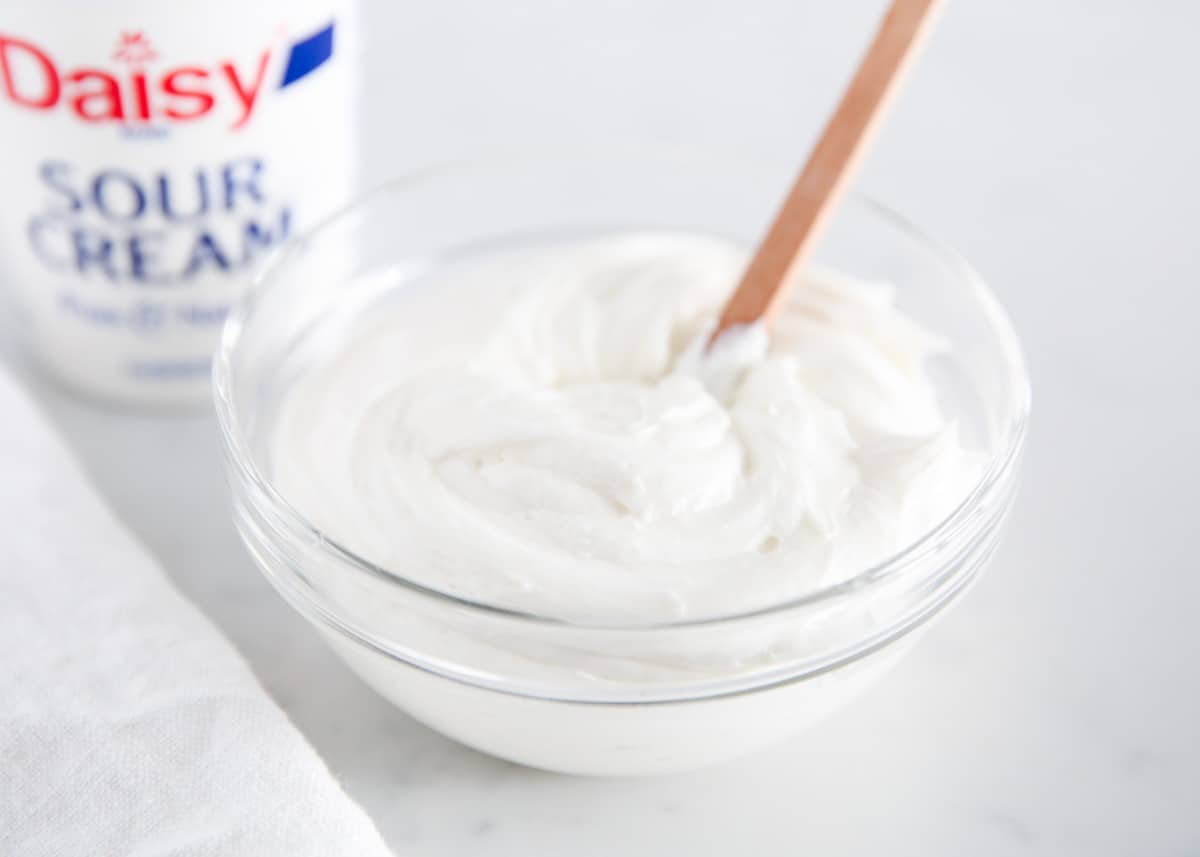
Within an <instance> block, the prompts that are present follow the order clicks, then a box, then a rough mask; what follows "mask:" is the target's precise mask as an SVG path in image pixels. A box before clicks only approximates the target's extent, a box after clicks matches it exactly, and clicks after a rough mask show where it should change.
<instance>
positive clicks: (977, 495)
mask: <svg viewBox="0 0 1200 857" xmlns="http://www.w3.org/2000/svg"><path fill="white" fill-rule="evenodd" d="M618 155H620V156H623V157H635V158H640V159H646V160H655V159H657V160H670V161H677V160H678V159H679V157H680V156H681V155H683V156H686V157H688V158H691V159H695V158H697V157H700V158H703V159H704V160H705V161H707V162H709V163H710V164H712V165H714V166H718V167H720V166H724V167H725V168H726V169H729V168H730V167H731V166H732V167H734V168H739V169H741V170H742V171H743V172H745V171H746V170H745V159H744V158H731V157H729V156H725V157H720V156H716V155H714V153H712V152H711V151H705V150H703V149H696V148H690V147H673V146H644V145H639V146H633V147H621V146H605V147H603V148H599V147H552V148H544V149H540V148H525V149H520V150H516V151H514V152H512V153H506V154H500V155H493V156H491V157H484V158H475V159H466V160H454V161H445V162H442V163H438V164H433V165H431V166H428V167H425V168H423V169H419V170H415V171H413V172H409V173H406V174H402V175H399V176H397V177H395V178H392V179H390V180H388V181H385V182H383V183H382V184H379V185H376V186H375V187H374V188H372V189H370V190H368V191H367V192H365V193H363V194H362V195H360V196H358V197H357V198H355V199H353V200H351V201H350V202H349V203H347V204H346V205H344V206H342V207H341V208H340V209H338V210H336V211H334V212H332V213H331V214H329V215H328V216H326V217H325V218H324V219H322V220H321V221H319V222H318V223H316V224H315V225H313V226H312V227H311V228H309V229H307V230H305V231H304V232H303V233H302V234H301V235H299V236H297V237H296V238H295V239H293V240H292V241H290V242H288V243H287V244H286V245H284V246H283V247H281V248H279V249H277V250H275V251H274V252H273V253H272V254H271V255H270V257H269V258H268V259H267V260H266V262H265V263H264V264H263V265H262V266H261V267H260V268H259V270H258V271H257V272H256V274H255V276H254V277H253V279H252V281H251V283H250V285H249V287H248V288H247V291H246V292H245V293H244V294H243V295H242V297H241V298H240V299H239V300H238V301H237V302H236V303H235V304H234V307H233V309H232V310H231V312H230V314H229V317H228V319H227V320H226V322H225V324H224V327H223V329H222V332H221V338H220V342H219V345H218V348H217V352H216V355H215V357H214V360H213V373H212V374H213V398H214V404H215V409H216V414H217V424H218V426H219V430H220V434H221V438H222V443H223V445H224V448H225V453H226V456H227V460H228V462H229V463H230V465H231V467H232V468H233V470H234V472H235V473H236V475H237V476H238V477H239V478H241V479H242V480H245V481H246V482H247V483H248V484H249V485H250V486H251V487H252V488H254V489H255V490H256V492H257V493H258V495H259V496H261V497H264V498H266V499H267V500H268V502H269V503H270V507H271V509H270V510H271V514H272V516H273V517H275V518H276V520H282V521H283V522H285V523H286V524H287V526H288V528H289V529H290V530H291V531H292V532H293V533H296V534H298V535H297V537H298V538H304V539H305V541H307V542H308V543H310V544H312V543H317V544H320V545H321V547H322V549H323V550H324V551H325V552H327V553H328V554H330V555H331V556H332V557H333V558H335V559H336V560H337V561H339V562H340V563H342V564H344V565H345V566H346V567H347V568H348V569H351V570H353V571H356V572H358V573H363V574H367V575H370V576H371V577H374V578H376V579H381V580H384V581H386V582H387V583H389V584H393V585H396V586H399V587H402V588H405V589H407V590H410V591H412V592H413V593H415V594H417V595H420V596H423V597H427V598H432V599H433V600H435V601H440V602H443V603H445V604H447V605H451V606H454V607H457V608H462V609H467V610H469V611H479V612H481V613H484V614H491V615H495V616H498V617H503V618H505V619H507V620H510V621H512V620H516V621H520V622H528V623H534V624H542V625H548V626H557V627H579V628H586V629H588V630H590V631H606V630H611V631H623V632H630V631H637V630H646V631H657V630H666V629H672V628H676V629H677V628H695V627H700V626H706V625H717V624H722V623H727V622H735V621H740V620H745V619H756V618H760V617H766V616H769V615H772V614H777V613H785V612H787V611H790V610H796V609H801V608H804V607H811V606H816V605H819V604H823V603H827V602H831V601H836V600H840V599H843V598H847V597H850V596H859V597H865V596H866V594H867V593H868V592H869V591H871V590H873V589H875V588H876V587H878V586H880V585H883V584H885V583H889V582H893V581H895V580H897V579H898V578H900V577H902V576H904V575H905V573H906V571H909V570H911V569H913V568H915V567H919V566H920V565H921V563H922V560H924V559H925V558H926V557H927V556H928V555H929V554H931V553H934V552H936V551H937V550H938V548H939V546H940V545H942V544H943V543H945V542H946V541H947V540H950V539H952V538H953V537H954V536H955V535H956V534H957V533H959V531H960V530H962V529H963V528H964V527H966V526H967V525H968V524H969V521H970V519H971V517H972V515H973V512H974V510H975V509H976V508H978V507H979V506H980V505H981V504H982V503H983V502H984V500H985V499H986V498H987V497H988V496H990V494H991V492H992V490H993V489H994V488H995V487H996V486H997V485H999V484H1001V483H1004V482H1005V481H1006V478H1007V477H1008V476H1009V475H1010V471H1011V470H1012V469H1013V468H1014V467H1015V466H1016V463H1017V462H1018V460H1019V459H1020V453H1021V450H1022V448H1023V446H1024V442H1025V437H1026V434H1027V432H1028V422H1029V413H1030V406H1031V390H1030V385H1029V377H1028V372H1027V369H1026V362H1025V358H1024V355H1023V352H1022V349H1021V345H1020V341H1019V339H1018V337H1017V335H1016V332H1015V330H1014V328H1013V325H1012V322H1011V320H1010V319H1009V317H1008V314H1007V312H1005V310H1004V309H1003V307H1002V305H1001V304H1000V303H999V301H998V300H997V299H996V298H995V296H994V295H993V294H992V292H991V290H990V289H989V288H988V287H987V284H986V281H985V280H984V279H983V277H982V276H981V275H980V274H979V273H978V272H977V271H976V270H975V268H974V267H973V266H972V265H971V264H970V263H969V262H967V260H966V259H965V258H964V257H963V256H961V255H960V254H959V253H958V252H957V251H955V250H953V249H952V248H950V247H949V246H948V245H947V244H945V243H943V242H942V241H940V240H938V239H936V238H933V237H931V236H930V235H928V233H926V232H925V231H924V230H922V229H921V228H919V227H918V226H916V225H915V224H914V223H912V222H911V221H910V220H909V219H908V218H906V217H905V216H903V215H901V214H899V213H898V212H896V211H895V210H894V209H892V208H891V207H890V206H888V205H886V204H884V203H882V202H879V201H877V200H875V199H874V198H873V197H870V196H868V195H866V194H863V193H859V192H853V191H852V192H850V193H848V194H847V198H846V200H845V201H843V203H842V205H857V206H859V207H861V208H863V209H865V210H867V211H869V212H870V214H871V215H872V216H874V217H877V218H878V219H880V220H882V221H884V222H885V223H887V224H888V225H889V226H890V227H891V228H893V229H895V230H897V231H898V232H901V233H903V234H905V235H906V236H907V237H908V238H910V239H911V240H913V241H914V242H916V243H917V244H919V245H921V247H922V249H923V250H924V251H926V252H928V253H930V254H931V255H933V256H935V257H937V258H938V259H939V260H940V261H941V262H942V264H944V265H945V266H947V268H948V269H949V270H951V271H953V272H954V274H955V275H956V276H957V277H959V278H960V279H961V280H962V285H963V287H964V288H970V289H971V290H972V292H973V293H974V297H975V299H976V301H977V302H978V303H979V304H980V306H981V308H982V309H983V311H984V312H985V313H986V315H987V317H988V320H989V323H990V324H991V325H992V327H993V329H994V330H995V332H996V334H997V337H998V340H999V343H1000V346H1001V349H1002V351H1003V356H1004V363H1005V364H1006V374H1007V376H1008V381H1009V383H1010V384H1011V386H1012V396H1013V402H1012V409H1013V412H1014V414H1015V418H1014V419H1013V420H1012V421H1011V422H1010V424H1009V425H1008V426H1007V431H1006V433H1005V435H1004V436H1003V437H1001V438H999V439H998V441H997V443H996V451H995V453H994V454H993V455H992V456H991V457H990V459H989V461H988V463H987V466H986V467H985V468H984V471H983V473H982V475H981V476H980V477H979V479H978V480H977V481H976V483H975V485H974V486H973V487H972V489H971V490H970V491H969V492H968V493H967V494H966V496H965V497H964V498H963V499H962V500H961V502H959V504H958V505H957V506H956V507H955V508H954V510H953V511H951V512H950V513H949V514H948V515H947V516H946V517H945V518H944V519H943V520H942V521H941V522H940V523H938V524H937V525H936V526H935V527H933V528H932V529H931V530H929V531H928V532H926V533H925V534H924V535H923V536H921V538H919V539H917V540H916V541H915V542H913V543H912V544H910V545H908V546H907V547H906V548H904V549H903V550H901V551H899V552H897V553H895V554H893V555H892V556H890V557H888V558H887V559H885V560H882V561H880V562H878V563H876V564H875V565H872V566H869V567H868V568H866V569H864V570H862V571H860V572H858V573H857V574H855V575H854V576H852V577H849V578H846V579H845V580H842V581H840V582H838V583H835V584H831V585H828V586H825V587H821V588H819V589H815V590H813V591H812V592H808V593H805V594H804V595H802V596H799V597H797V598H791V599H788V600H785V601H780V602H777V603H775V604H770V605H767V606H765V607H760V608H757V609H754V610H749V611H742V612H737V613H728V614H718V615H707V616H703V617H699V618H695V619H684V620H678V621H670V622H654V623H640V624H638V623H633V624H598V623H576V622H572V621H569V620H565V619H561V618H558V617H554V616H544V615H540V614H537V613H529V612H523V611H520V610H513V609H511V608H507V607H502V606H499V605H496V604H489V603H487V602H484V601H475V600H472V599H469V598H463V597H461V596H458V595H454V594H452V593H448V592H443V591H441V590H439V589H436V588H433V587H431V586H428V585H426V584H423V583H419V582H417V581H415V580H411V579H409V578H407V577H405V576H404V575H402V574H399V573H398V572H395V571H392V570H390V569H387V568H384V567H383V566H380V565H378V564H376V563H373V562H371V561H370V560H367V559H365V558H363V557H361V556H359V555H358V554H357V553H355V552H354V551H353V550H351V549H349V548H347V547H346V546H345V545H342V544H340V543H339V542H338V541H337V540H336V539H333V538H331V537H329V536H328V535H326V534H325V533H323V532H321V531H320V530H319V529H318V528H317V527H315V526H313V525H312V524H311V523H310V522H309V521H308V520H307V519H305V517H304V516H303V515H302V514H301V513H300V512H299V511H298V510H297V509H295V507H293V506H292V505H291V504H290V503H289V502H288V501H287V500H286V499H284V497H282V496H281V495H280V493H279V492H278V491H277V490H276V489H275V487H274V485H273V484H272V483H271V481H270V480H269V479H267V478H266V476H265V475H264V474H263V473H262V471H261V470H260V469H259V468H258V466H257V465H256V464H255V461H254V456H253V455H252V454H251V452H250V445H249V442H248V440H247V438H246V436H245V434H244V433H243V431H242V428H241V421H240V419H239V417H238V412H237V407H236V405H235V402H234V396H233V393H232V389H231V385H232V384H233V369H232V356H233V352H234V349H235V348H236V347H237V344H238V340H239V338H240V336H241V331H242V328H243V326H244V325H245V323H246V318H247V315H248V314H249V313H250V312H251V311H252V308H253V305H254V302H255V300H254V299H255V296H256V295H257V294H258V293H259V292H260V291H264V290H266V289H268V288H270V287H271V285H272V283H273V280H274V274H275V272H276V271H277V270H278V269H279V268H281V267H282V266H283V264H284V263H285V262H286V261H287V259H289V258H290V257H292V256H294V255H295V254H297V253H299V252H300V250H301V249H302V248H303V247H304V246H305V245H306V244H307V243H308V242H309V241H310V240H312V239H314V238H316V237H318V236H319V235H320V234H321V233H322V232H324V231H325V230H326V229H329V228H331V227H333V226H335V225H336V224H338V223H340V222H342V221H343V220H345V219H348V218H351V217H354V216H356V215H357V214H359V213H360V212H362V211H365V210H367V209H369V208H370V207H371V205H372V204H373V203H375V202H376V201H377V200H379V199H381V198H384V197H388V196H391V195H393V194H396V193H403V192H404V191H405V190H407V189H409V188H413V187H416V186H418V185H420V184H422V183H426V182H430V181H437V180H438V179H441V178H444V177H452V176H453V175H455V174H460V173H464V172H470V171H478V170H485V171H486V170H494V169H499V168H503V167H509V168H511V167H515V166H520V165H536V164H544V163H546V161H547V160H555V161H559V162H569V161H573V160H580V159H584V158H588V157H591V158H595V159H597V160H605V159H608V160H614V161H615V160H617V156H618ZM731 161H732V164H731ZM932 573H936V571H935V572H931V574H932Z"/></svg>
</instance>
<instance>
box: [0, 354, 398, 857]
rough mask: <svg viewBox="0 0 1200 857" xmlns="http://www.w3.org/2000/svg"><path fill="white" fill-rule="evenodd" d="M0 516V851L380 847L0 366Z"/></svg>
mask: <svg viewBox="0 0 1200 857" xmlns="http://www.w3.org/2000/svg"><path fill="white" fill-rule="evenodd" d="M0 521H2V522H3V524H2V525H0V855H4V857H43V855H47V857H48V855H53V857H109V856H110V855H112V857H150V855H155V857H158V855H172V857H185V855H186V857H200V855H203V856H204V857H209V856H210V855H221V857H226V855H245V857H307V855H314V857H315V855H320V857H338V855H353V857H374V855H386V854H387V853H388V852H387V849H386V847H385V846H384V844H383V842H382V840H381V839H380V837H379V834H378V833H377V832H376V831H375V828H374V827H373V826H372V824H371V822H370V821H369V820H368V819H367V817H366V815H365V814H364V813H363V812H362V810H361V809H359V808H358V807H357V806H356V805H355V804H353V803H352V802H351V801H350V800H349V798H347V797H346V795H345V794H344V793H343V792H342V790H341V789H340V788H339V786H338V784H337V783H336V782H335V781H334V779H333V778H332V776H330V774H329V771H328V770H327V769H326V768H325V766H324V764H323V763H322V762H321V760H320V759H319V758H317V756H316V754H315V753H314V752H313V750H312V748H311V747H309V746H308V744H307V743H306V742H305V741H304V739H303V738H302V737H301V736H300V734H299V733H298V732H297V731H296V729H295V728H294V727H293V726H292V725H291V724H290V723H289V722H288V720H287V717H286V716H284V714H283V712H282V711H280V710H279V708H277V707H276V705H275V704H274V703H273V702H272V701H271V700H270V699H269V698H268V697H267V695H266V693H265V692H264V691H263V690H262V688H260V687H259V685H258V684H257V682H256V681H255V679H254V677H253V676H252V675H251V673H250V670H249V669H248V668H247V666H246V664H245V663H244V662H243V661H242V659H241V658H240V657H239V656H238V654H237V653H236V652H235V651H234V650H233V648H232V647H231V646H230V645H229V643H228V642H226V641H225V640H224V639H223V638H222V637H221V636H220V634H219V633H218V632H217V631H216V629H214V627H213V626H212V625H211V624H210V623H209V622H208V620H207V619H205V618H204V617H203V616H202V615H200V613H199V612H198V611H197V610H196V609H195V608H194V607H193V606H191V605H190V604H189V603H188V602H186V601H185V600H184V599H183V598H182V597H181V596H180V595H179V593H178V592H177V591H176V590H175V589H174V588H173V587H172V586H171V584H170V583H169V582H168V581H167V579H166V577H165V576H164V575H163V573H162V571H161V569H159V568H158V567H157V565H156V563H155V562H154V560H153V559H151V557H150V556H148V555H147V553H146V551H145V550H144V549H143V548H142V546H141V545H139V544H138V543H137V541H135V540H134V539H133V538H132V537H131V536H130V534H129V533H128V532H127V531H126V530H125V529H124V527H123V526H121V524H120V523H119V522H118V521H117V520H116V519H115V518H114V516H113V515H112V513H111V512H110V511H109V509H108V508H107V507H106V506H105V504H104V503H103V501H102V500H101V499H100V497H99V496H98V495H97V494H96V492H95V490H94V489H93V488H92V487H91V486H90V485H89V484H88V482H87V480H86V479H85V477H84V476H83V474H82V472H81V471H80V469H79V467H78V466H77V465H76V464H75V462H74V460H73V459H72V457H71V455H70V454H69V452H68V451H67V449H66V448H65V446H64V444H63V442H62V441H61V440H60V439H59V438H58V436H57V435H56V433H55V432H54V431H53V430H52V429H51V428H50V426H49V425H48V424H47V422H46V420H45V419H43V418H42V416H41V414H39V413H38V412H37V409H36V408H35V407H34V406H33V404H32V403H31V402H30V400H29V398H28V397H27V396H26V395H25V393H24V392H23V391H22V390H20V389H19V388H18V387H17V385H16V383H15V382H14V381H13V380H12V379H11V378H10V377H9V376H8V374H7V373H6V372H5V371H4V370H3V367H0ZM186 525H187V523H186V522H184V521H181V522H180V526H186Z"/></svg>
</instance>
